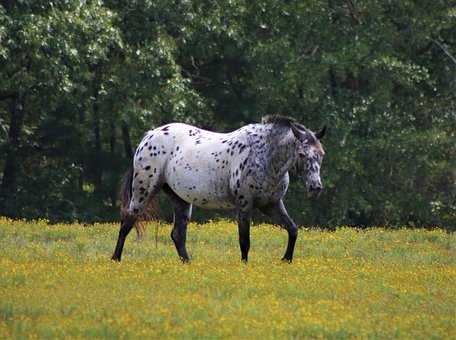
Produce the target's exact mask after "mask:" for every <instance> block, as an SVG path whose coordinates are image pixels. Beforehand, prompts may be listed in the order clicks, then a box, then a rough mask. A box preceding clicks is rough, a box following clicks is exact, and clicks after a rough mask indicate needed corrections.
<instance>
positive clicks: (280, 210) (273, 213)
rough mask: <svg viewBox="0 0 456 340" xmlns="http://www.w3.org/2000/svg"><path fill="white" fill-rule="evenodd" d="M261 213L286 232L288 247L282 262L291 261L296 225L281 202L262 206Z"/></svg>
mask: <svg viewBox="0 0 456 340" xmlns="http://www.w3.org/2000/svg"><path fill="white" fill-rule="evenodd" d="M259 209H260V210H261V212H263V213H264V214H266V215H268V216H270V217H271V218H272V219H273V222H274V223H277V224H279V225H280V226H282V227H283V228H284V229H286V230H287V232H288V245H287V250H286V251H285V255H284V256H283V258H282V261H286V262H290V263H291V261H292V260H293V252H294V248H295V243H296V239H297V238H298V227H297V225H296V223H295V222H294V221H293V220H292V219H291V217H290V216H289V215H288V213H287V210H286V209H285V205H284V204H283V201H282V200H280V201H279V202H277V203H274V204H271V205H267V206H263V207H260V208H259Z"/></svg>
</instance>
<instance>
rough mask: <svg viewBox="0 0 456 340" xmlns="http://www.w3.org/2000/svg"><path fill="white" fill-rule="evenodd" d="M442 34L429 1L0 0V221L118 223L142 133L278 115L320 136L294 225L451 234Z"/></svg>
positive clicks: (298, 192)
mask: <svg viewBox="0 0 456 340" xmlns="http://www.w3.org/2000/svg"><path fill="white" fill-rule="evenodd" d="M455 22H456V10H455V8H454V6H451V4H450V2H448V1H444V0H434V1H430V0H424V1H415V2H411V1H381V0H360V1H353V0H325V1H319V0H301V1H298V0H294V1H293V0H283V1H276V0H260V1H246V0H229V1H208V0H195V1H189V0H187V1H169V0H166V1H164V0H135V1H125V2H119V1H109V0H106V1H102V0H96V1H89V0H87V1H84V0H66V1H42V0H33V1H32V0H21V1H13V0H6V1H2V2H1V4H0V75H1V76H0V171H1V184H0V190H1V192H0V214H2V215H6V216H11V217H23V218H48V219H50V220H52V221H61V220H63V221H72V220H81V221H88V222H90V221H103V220H114V219H117V218H118V197H117V190H118V186H119V179H120V178H121V175H122V173H123V172H124V171H125V169H126V168H127V167H128V165H129V162H131V157H132V150H134V148H135V146H136V144H137V143H138V141H139V140H140V138H141V136H142V135H143V133H144V132H145V131H146V130H148V129H152V128H154V127H157V126H159V125H161V124H165V123H168V122H172V121H180V122H187V123H191V124H196V125H198V126H200V127H202V128H206V129H212V130H216V131H230V130H233V129H236V128H238V127H240V126H242V125H245V124H248V123H252V122H258V121H260V120H261V117H262V116H264V115H266V114H275V113H280V114H283V115H289V116H291V117H294V118H296V119H298V120H299V121H300V122H302V123H303V124H304V125H306V126H307V127H308V128H311V129H313V130H317V129H318V128H320V127H321V126H323V125H325V124H326V125H328V126H329V132H328V135H327V139H326V140H325V143H324V144H325V149H326V152H327V156H326V158H325V161H324V164H323V167H322V177H323V179H324V182H325V187H326V190H325V192H324V194H323V195H322V196H321V197H320V199H319V200H317V201H312V200H307V199H305V198H304V196H305V189H304V187H303V183H301V182H300V181H299V180H298V179H295V180H293V181H292V185H291V188H290V192H289V194H288V195H287V204H288V206H289V207H290V208H289V209H290V210H291V211H290V212H291V214H292V215H293V216H294V217H295V218H296V220H297V221H299V222H300V223H302V224H305V225H321V226H329V225H357V226H371V225H391V226H395V225H406V226H425V225H427V226H433V225H438V226H446V227H451V226H455V225H456V164H455V162H456V161H455V160H456V147H455V145H456V138H455V132H456V100H455V99H456V95H455V94H456V59H455V55H456V44H455V43H456V41H455V40H456V25H455ZM162 211H163V215H164V216H168V215H169V212H167V208H166V204H162ZM213 216H214V214H213V213H209V212H204V211H201V212H197V217H198V218H199V219H207V218H209V217H213Z"/></svg>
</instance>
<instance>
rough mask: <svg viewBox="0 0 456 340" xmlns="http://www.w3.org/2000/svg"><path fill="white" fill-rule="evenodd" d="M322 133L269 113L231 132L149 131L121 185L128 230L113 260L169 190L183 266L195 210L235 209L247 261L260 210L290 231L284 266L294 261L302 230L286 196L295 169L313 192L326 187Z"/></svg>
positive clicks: (175, 126) (179, 126) (183, 127)
mask: <svg viewBox="0 0 456 340" xmlns="http://www.w3.org/2000/svg"><path fill="white" fill-rule="evenodd" d="M325 132H326V126H325V127H323V129H322V130H321V131H319V132H317V133H314V132H312V131H311V130H309V129H307V128H306V127H305V126H304V125H302V124H300V123H299V122H297V121H296V120H294V119H292V118H289V117H284V116H280V115H273V116H266V117H264V118H263V119H262V121H261V123H257V124H249V125H246V126H243V127H241V128H239V129H238V130H235V131H233V132H229V133H217V132H211V131H207V130H203V129H200V128H198V127H195V126H192V125H188V124H184V123H171V124H167V125H164V126H161V127H158V128H156V129H154V130H150V131H147V133H146V134H145V135H144V137H143V139H142V140H141V142H140V143H139V145H138V147H137V149H136V152H135V154H134V157H133V164H132V166H131V168H130V169H129V171H128V172H127V174H126V176H125V181H124V185H123V186H122V188H121V195H122V199H121V201H122V204H121V226H120V231H119V236H118V240H117V244H116V247H115V250H114V254H113V256H112V260H114V261H120V260H121V255H122V250H123V247H124V243H125V239H126V237H127V235H128V234H129V232H130V231H131V229H132V228H133V226H134V225H135V222H137V220H138V217H139V216H140V215H141V213H142V212H143V211H144V209H145V208H146V206H147V205H148V203H149V202H150V201H151V199H152V198H153V197H154V196H155V195H157V193H158V192H159V191H160V190H163V191H164V192H165V193H166V194H167V195H168V196H169V197H170V199H171V201H172V203H173V207H174V226H173V229H172V231H171V239H172V240H173V241H174V245H175V247H176V250H177V253H178V255H179V257H180V259H181V260H182V261H183V262H188V261H189V260H190V257H189V255H188V253H187V249H186V246H185V243H186V235H187V224H188V222H189V220H190V217H191V214H192V206H197V207H201V208H206V209H226V210H233V209H234V210H236V212H237V222H238V232H239V245H240V250H241V260H242V261H244V262H247V260H248V253H249V249H250V220H251V215H252V211H253V209H255V208H257V209H259V210H260V211H261V212H262V213H264V214H265V215H267V216H269V217H270V218H271V219H272V220H273V222H274V223H276V224H278V225H280V226H281V227H282V228H284V229H285V230H286V231H287V232H288V245H287V248H286V251H285V254H284V256H283V258H282V260H283V261H286V262H289V263H291V262H292V260H293V252H294V247H295V243H296V239H297V236H298V227H297V225H296V223H295V222H294V221H293V220H292V219H291V217H290V216H289V215H288V213H287V210H286V208H285V205H284V202H283V198H284V196H285V194H286V192H287V189H288V185H289V172H290V171H292V170H295V171H297V172H299V175H300V177H301V178H302V179H303V180H304V181H305V185H306V188H307V190H308V191H309V192H310V193H311V194H313V196H318V195H319V194H320V192H321V191H322V189H323V185H322V181H321V178H320V167H321V163H322V160H323V157H324V155H325V151H324V149H323V146H322V144H321V143H320V140H321V139H322V138H323V136H324V135H325Z"/></svg>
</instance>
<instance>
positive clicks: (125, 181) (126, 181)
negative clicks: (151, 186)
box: [119, 164, 133, 219]
mask: <svg viewBox="0 0 456 340" xmlns="http://www.w3.org/2000/svg"><path fill="white" fill-rule="evenodd" d="M132 184H133V164H132V165H130V168H128V170H127V172H125V174H124V175H123V177H122V181H121V184H120V193H119V197H120V216H121V218H122V219H124V218H125V217H127V215H128V208H129V206H130V201H131V194H132V188H131V187H132Z"/></svg>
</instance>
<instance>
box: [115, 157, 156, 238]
mask: <svg viewBox="0 0 456 340" xmlns="http://www.w3.org/2000/svg"><path fill="white" fill-rule="evenodd" d="M133 173H134V169H133V164H132V165H131V166H130V167H129V168H128V170H127V172H125V174H124V175H123V177H122V181H121V185H120V193H119V197H120V217H121V218H122V219H125V218H126V217H128V216H129V214H130V212H129V207H130V201H131V198H132V185H133ZM158 213H159V205H158V202H157V200H156V199H155V198H154V197H150V199H149V202H148V203H147V205H146V206H145V207H144V210H143V211H142V212H141V213H140V214H139V215H138V216H135V217H136V221H135V224H134V227H135V228H136V235H137V238H138V239H141V238H142V236H143V235H144V233H145V225H144V221H150V220H152V219H156V218H157V217H158Z"/></svg>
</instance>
